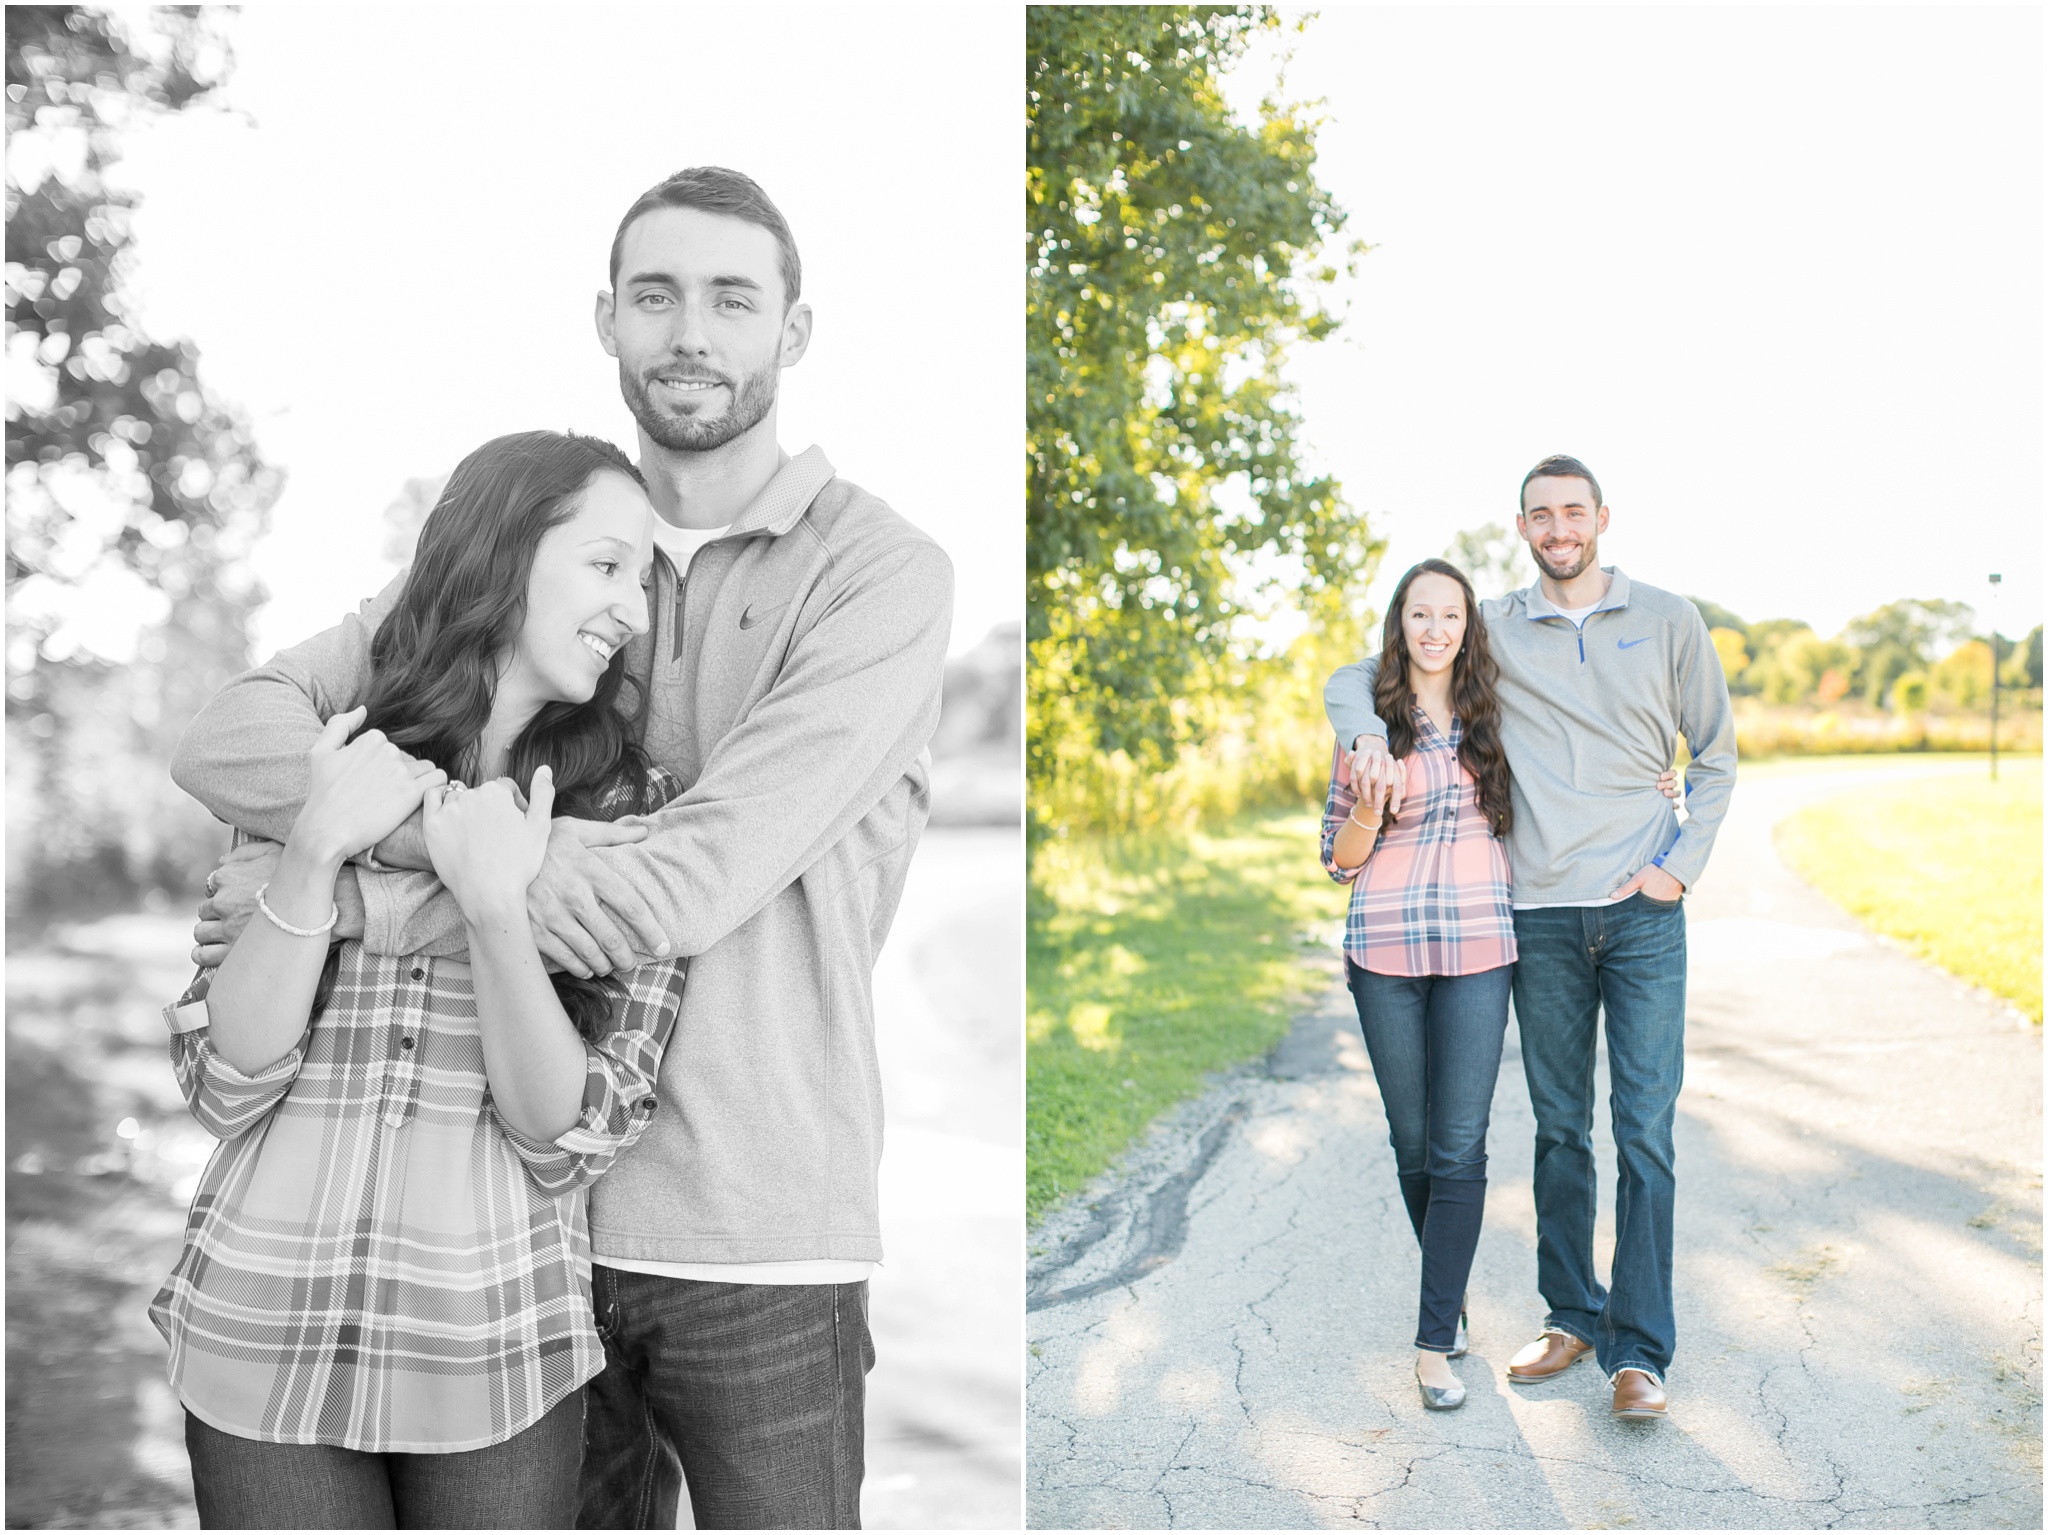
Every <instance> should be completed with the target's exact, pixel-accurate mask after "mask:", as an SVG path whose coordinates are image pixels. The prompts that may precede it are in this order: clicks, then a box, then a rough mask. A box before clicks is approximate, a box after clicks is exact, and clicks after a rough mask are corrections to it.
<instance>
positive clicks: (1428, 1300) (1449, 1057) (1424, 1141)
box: [1344, 958, 1514, 1354]
mask: <svg viewBox="0 0 2048 1535" xmlns="http://www.w3.org/2000/svg"><path fill="white" fill-rule="evenodd" d="M1513 969H1514V967H1513V966H1512V965H1502V966H1500V967H1499V968H1498V969H1494V970H1481V971H1479V972H1478V973H1476V974H1474V975H1374V974H1373V973H1372V972H1370V971H1368V970H1361V969H1360V968H1359V967H1358V966H1357V965H1356V964H1354V963H1353V962H1352V961H1351V960H1350V959H1349V958H1346V959H1345V961H1344V978H1345V980H1346V982H1347V983H1349V985H1350V987H1351V998H1352V1000H1353V1001H1354V1002H1355V1003H1357V1004H1358V1026H1359V1028H1360V1030H1361V1031H1362V1032H1363V1033H1364V1035H1365V1048H1366V1053H1367V1054H1369V1055H1370V1056H1371V1057H1372V1074H1373V1077H1374V1079H1375V1080H1376V1081H1377V1082H1378V1083H1379V1088H1380V1102H1381V1103H1383V1104H1384V1105H1386V1110H1387V1139H1388V1141H1389V1142H1390V1143H1391V1144H1392V1145H1393V1148H1394V1174H1395V1176H1396V1177H1397V1178H1398V1179H1399V1180H1400V1183H1401V1198H1402V1202H1403V1203H1405V1204H1406V1205H1407V1206H1408V1219H1409V1222H1410V1223H1411V1224H1412V1225H1413V1226H1414V1227H1415V1240H1416V1241H1417V1242H1419V1243H1420V1244H1421V1245H1422V1295H1421V1299H1420V1302H1419V1303H1418V1305H1417V1307H1416V1320H1415V1346H1416V1347H1417V1348H1420V1349H1429V1350H1430V1351H1432V1352H1433V1353H1438V1354H1448V1353H1449V1352H1450V1351H1451V1350H1452V1348H1454V1347H1455V1346H1456V1343H1457V1336H1458V1313H1459V1312H1460V1311H1461V1310H1462V1309H1463V1308H1464V1303H1465V1281H1466V1280H1467V1279H1468V1278H1469V1277H1470V1275H1471V1273H1472V1254H1473V1253H1474V1252H1475V1251H1477V1249H1478V1247H1479V1225H1480V1221H1481V1220H1482V1218H1483V1217H1484V1215H1485V1211H1486V1121H1487V1117H1488V1115H1489V1114H1491V1112H1492V1110H1493V1085H1494V1082H1495V1081H1496V1080H1497V1079H1498V1078H1499V1076H1500V1047H1501V1038H1502V1036H1503V1035H1505V1034H1506V1033H1507V1027H1508V977H1509V975H1510V974H1511V973H1512V971H1513Z"/></svg>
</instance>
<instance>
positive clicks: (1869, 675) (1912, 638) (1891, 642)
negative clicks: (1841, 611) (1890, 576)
mask: <svg viewBox="0 0 2048 1535" xmlns="http://www.w3.org/2000/svg"><path fill="white" fill-rule="evenodd" d="M1974 627H1975V615H1974V614H1973V613H1972V612H1971V611H1970V609H1969V607H1968V606H1967V605H1965V604H1963V603H1960V602H1951V601H1947V600H1945V599H1935V600H1932V601H1926V602H1919V601H1913V600H1910V599H1909V600H1907V601H1903V602H1891V603H1886V604H1885V605H1884V606H1883V607H1881V608H1879V609H1877V610H1876V611H1875V612H1872V613H1866V614H1864V615H1863V616H1862V617H1861V618H1859V619H1856V620H1855V621H1854V622H1852V623H1851V624H1850V625H1849V626H1848V627H1847V628H1846V629H1844V630H1843V631H1842V641H1843V643H1844V644H1846V645H1848V646H1849V647H1850V649H1852V650H1854V651H1855V652H1856V653H1857V660H1856V670H1855V675H1854V679H1853V680H1854V683H1855V687H1856V690H1857V692H1859V693H1861V694H1862V695H1863V697H1864V699H1865V700H1866V701H1868V702H1870V703H1872V704H1881V703H1883V702H1884V700H1885V696H1886V694H1887V693H1889V692H1890V691H1891V687H1892V684H1893V683H1894V682H1895V681H1897V680H1898V679H1899V678H1900V677H1903V676H1905V675H1906V674H1907V673H1908V672H1925V671H1926V670H1927V669H1928V668H1929V667H1930V666H1932V665H1933V664H1934V655H1935V652H1936V651H1937V650H1940V649H1942V648H1944V647H1945V646H1947V645H1950V644H1957V643H1960V642H1962V641H1964V640H1966V639H1968V638H1969V637H1970V634H1971V631H1972V629H1973V628H1974Z"/></svg>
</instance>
